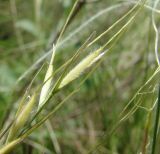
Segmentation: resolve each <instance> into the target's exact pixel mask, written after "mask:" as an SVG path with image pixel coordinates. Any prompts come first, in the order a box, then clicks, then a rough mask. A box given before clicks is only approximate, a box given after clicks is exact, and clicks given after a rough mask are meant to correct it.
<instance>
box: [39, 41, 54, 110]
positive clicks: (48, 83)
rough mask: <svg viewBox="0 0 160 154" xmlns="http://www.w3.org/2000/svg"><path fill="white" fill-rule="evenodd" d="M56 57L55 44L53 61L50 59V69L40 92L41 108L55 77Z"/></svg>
mask: <svg viewBox="0 0 160 154" xmlns="http://www.w3.org/2000/svg"><path fill="white" fill-rule="evenodd" d="M54 57H55V46H54V44H53V53H52V57H51V61H50V63H49V66H48V70H47V72H46V75H45V78H44V82H45V83H44V85H43V87H42V90H41V94H40V99H39V105H38V108H39V109H40V108H41V107H42V106H43V104H44V103H45V99H46V98H47V96H48V93H49V90H50V87H51V82H52V79H53V78H52V74H53V61H54Z"/></svg>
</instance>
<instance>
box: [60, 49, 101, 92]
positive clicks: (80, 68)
mask: <svg viewBox="0 0 160 154" xmlns="http://www.w3.org/2000/svg"><path fill="white" fill-rule="evenodd" d="M101 50H102V48H99V49H98V50H96V51H94V52H92V53H91V54H90V55H88V56H87V57H86V58H84V59H83V60H82V61H81V62H80V63H79V64H77V65H76V66H75V67H74V68H73V69H72V70H71V71H70V72H69V73H68V74H67V75H66V76H65V77H64V78H63V80H62V82H61V83H60V86H59V88H58V89H61V88H62V87H64V86H66V85H67V84H68V83H70V82H71V81H73V80H75V79H76V78H78V77H79V76H80V75H81V74H82V73H83V72H84V71H85V70H86V69H87V68H88V67H90V66H91V65H92V64H93V63H94V62H96V61H97V60H98V59H99V58H98V57H99V56H100V55H101V53H100V52H101ZM97 58H98V59H97Z"/></svg>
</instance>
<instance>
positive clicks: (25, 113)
mask: <svg viewBox="0 0 160 154" xmlns="http://www.w3.org/2000/svg"><path fill="white" fill-rule="evenodd" d="M35 98H36V94H33V96H32V97H31V99H30V100H29V102H28V103H27V105H26V106H24V108H23V109H22V111H21V112H20V114H19V115H18V117H17V118H16V120H15V122H14V124H13V126H12V128H11V131H10V132H9V135H8V139H7V143H8V142H10V141H11V140H13V138H14V137H15V136H16V135H17V133H18V132H19V130H20V129H21V128H22V127H23V126H24V125H25V123H26V122H27V120H28V119H29V116H30V113H31V112H32V111H33V106H34V104H35Z"/></svg>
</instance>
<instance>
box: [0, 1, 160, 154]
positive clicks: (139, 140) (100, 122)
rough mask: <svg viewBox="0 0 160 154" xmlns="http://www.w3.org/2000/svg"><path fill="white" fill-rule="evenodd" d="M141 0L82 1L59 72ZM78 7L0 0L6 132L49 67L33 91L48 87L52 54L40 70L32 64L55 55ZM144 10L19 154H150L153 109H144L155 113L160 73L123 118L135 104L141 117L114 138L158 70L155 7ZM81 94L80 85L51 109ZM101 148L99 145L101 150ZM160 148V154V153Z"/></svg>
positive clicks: (1, 114)
mask: <svg viewBox="0 0 160 154" xmlns="http://www.w3.org/2000/svg"><path fill="white" fill-rule="evenodd" d="M136 2H137V1H118V0H88V1H83V0H82V1H81V3H80V4H79V8H78V9H77V11H76V12H75V15H74V16H73V17H72V20H71V22H70V24H69V26H68V27H67V30H66V32H65V34H64V36H63V37H62V40H61V44H60V47H59V48H58V50H57V53H56V57H55V62H54V67H55V68H56V69H57V68H58V67H59V66H60V65H61V64H63V63H64V62H66V61H67V59H69V58H70V57H71V56H72V55H73V54H74V52H75V51H76V49H78V47H80V45H82V43H84V41H85V40H86V39H87V37H88V36H89V35H90V34H91V33H92V32H93V31H96V36H98V34H100V33H102V32H103V31H104V30H106V29H107V28H108V27H109V26H111V25H112V24H113V23H114V22H115V21H117V20H118V19H119V18H120V17H121V16H122V15H124V14H125V13H126V12H127V11H128V10H129V9H130V8H131V7H132V6H133V5H134V4H135V3H136ZM73 3H74V1H73V0H10V1H9V0H0V121H1V123H0V124H1V128H2V124H3V123H4V119H5V120H6V116H7V118H9V119H12V116H13V113H14V111H15V110H16V107H17V102H18V100H19V99H20V98H21V96H22V95H23V94H24V92H25V90H26V88H27V86H28V84H29V83H30V81H31V80H32V79H33V76H34V75H35V73H36V71H37V70H38V69H39V68H40V67H41V66H42V65H43V64H44V67H43V68H42V71H41V73H40V74H39V75H38V76H37V77H36V79H35V81H34V84H33V86H32V88H33V89H34V88H35V86H36V85H38V84H40V83H42V82H43V78H44V75H45V72H46V68H47V64H48V63H49V57H50V56H48V57H47V58H45V59H43V61H41V62H40V63H39V64H38V65H36V66H35V65H34V66H33V64H35V62H36V61H37V60H40V58H41V57H42V56H43V55H45V54H47V53H48V51H49V50H50V49H51V47H52V43H53V42H55V39H56V38H57V36H58V35H59V32H60V30H61V28H62V26H63V25H64V23H65V20H66V18H67V16H68V14H69V12H70V10H71V8H72V6H73ZM146 4H147V6H148V7H144V8H143V10H142V11H141V12H140V13H139V14H138V16H137V17H136V18H135V20H134V22H133V23H132V24H130V25H129V26H128V28H127V31H126V32H125V33H124V35H123V36H122V37H121V38H120V39H119V40H118V42H116V44H115V45H114V48H113V50H112V51H111V52H109V53H107V55H106V56H105V58H104V60H103V62H102V63H101V65H100V66H99V67H98V68H97V69H96V71H95V72H94V73H93V74H92V75H91V76H90V77H89V79H87V80H86V81H85V83H84V84H83V86H82V87H81V89H80V91H79V92H78V93H76V94H75V95H74V96H73V97H71V98H70V99H69V100H68V101H67V102H66V103H65V105H64V106H63V107H62V108H61V109H60V110H59V111H58V112H57V113H56V115H55V116H53V117H52V118H51V119H50V120H49V121H48V123H46V124H44V125H43V126H42V127H40V128H39V129H38V130H37V131H36V132H34V133H33V134H32V135H31V136H30V137H29V138H28V139H26V140H25V141H24V143H23V144H22V145H21V146H19V147H18V148H17V149H16V150H15V153H16V154H18V153H24V154H25V153H26V154H29V153H33V154H38V153H46V154H50V153H56V154H75V153H76V154H78V153H80V154H85V153H87V152H88V151H90V150H93V151H94V152H95V153H96V154H97V153H98V154H103V153H104V154H136V153H140V152H144V149H146V151H147V152H146V153H150V148H151V142H152V132H153V123H154V122H153V119H154V116H155V110H154V109H153V110H152V111H150V112H149V110H146V108H147V109H150V108H151V107H152V106H153V104H154V102H155V100H156V98H157V84H158V81H159V74H158V75H156V76H155V77H154V78H153V80H152V81H151V82H150V83H149V84H147V85H146V86H145V88H143V89H142V90H141V91H140V92H141V93H139V94H138V95H137V96H136V98H135V99H134V101H133V102H132V103H131V105H130V106H129V107H128V108H127V110H126V112H125V114H124V115H126V114H127V112H129V111H130V110H131V109H132V107H133V106H134V104H136V103H140V105H141V106H137V108H136V112H135V113H134V114H133V115H129V117H128V118H127V119H125V120H124V121H123V122H122V123H120V124H119V125H118V127H117V129H116V131H115V132H114V134H110V132H111V131H112V130H113V129H114V128H115V127H116V126H117V124H118V122H119V120H120V119H119V117H120V113H121V112H122V110H123V109H124V107H125V106H126V105H127V103H128V102H129V101H130V100H131V98H132V97H133V96H134V95H135V93H136V92H137V90H138V89H139V88H140V87H141V86H143V85H144V84H145V82H146V81H147V80H148V79H149V78H150V77H151V76H152V75H153V73H154V71H155V70H156V69H157V64H156V60H155V54H154V45H155V32H154V29H153V25H152V11H151V9H150V7H152V6H153V1H147V3H146ZM158 7H159V6H157V9H158ZM159 12H160V11H159ZM98 15H99V16H98ZM96 16H98V17H97V18H96ZM94 18H95V19H94ZM92 19H94V20H92ZM128 19H129V18H126V20H125V22H126V21H127V20H128ZM159 19H160V13H155V21H156V23H157V26H159V25H160V22H159V21H160V20H159ZM89 20H92V22H89ZM88 22H89V23H88ZM125 22H124V23H125ZM82 25H83V27H82ZM122 25H123V24H119V25H118V26H117V27H116V28H115V29H114V30H112V31H111V32H109V33H108V34H107V35H105V36H104V37H103V38H102V39H101V40H100V41H98V42H97V43H96V44H95V45H93V46H92V48H91V49H90V50H89V51H86V53H89V52H91V51H92V49H94V48H97V47H99V46H101V45H103V44H104V43H105V42H107V40H109V38H111V37H112V36H113V35H114V34H115V32H116V31H117V30H119V29H120V28H121V27H122ZM86 53H85V54H86ZM32 66H33V67H32ZM26 71H27V72H28V73H27V74H26V73H25V72H26ZM77 82H78V81H77ZM75 88H76V81H75V82H73V83H72V84H71V85H70V86H67V88H65V89H64V91H62V92H60V93H59V94H58V96H57V97H56V98H53V99H52V100H51V101H50V104H49V105H48V108H47V109H46V111H47V110H49V108H50V107H52V104H54V102H55V101H60V100H63V99H64V98H65V97H66V95H67V93H69V92H70V91H72V90H73V89H75ZM12 111H13V112H12ZM104 134H105V135H104ZM158 141H160V138H159V139H158ZM145 142H146V143H145ZM98 143H100V146H98V148H95V147H96V145H97V144H98ZM144 145H146V148H144ZM158 148H159V147H158V146H157V154H158V153H160V149H158ZM13 153H14V152H13Z"/></svg>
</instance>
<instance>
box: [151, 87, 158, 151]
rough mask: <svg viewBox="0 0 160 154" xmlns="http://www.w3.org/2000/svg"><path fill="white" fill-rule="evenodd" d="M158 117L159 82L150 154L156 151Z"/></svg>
mask: <svg viewBox="0 0 160 154" xmlns="http://www.w3.org/2000/svg"><path fill="white" fill-rule="evenodd" d="M159 119H160V84H159V87H158V100H157V107H156V113H155V123H154V130H153V141H152V148H151V154H155V151H156V143H157V135H158V127H159Z"/></svg>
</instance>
